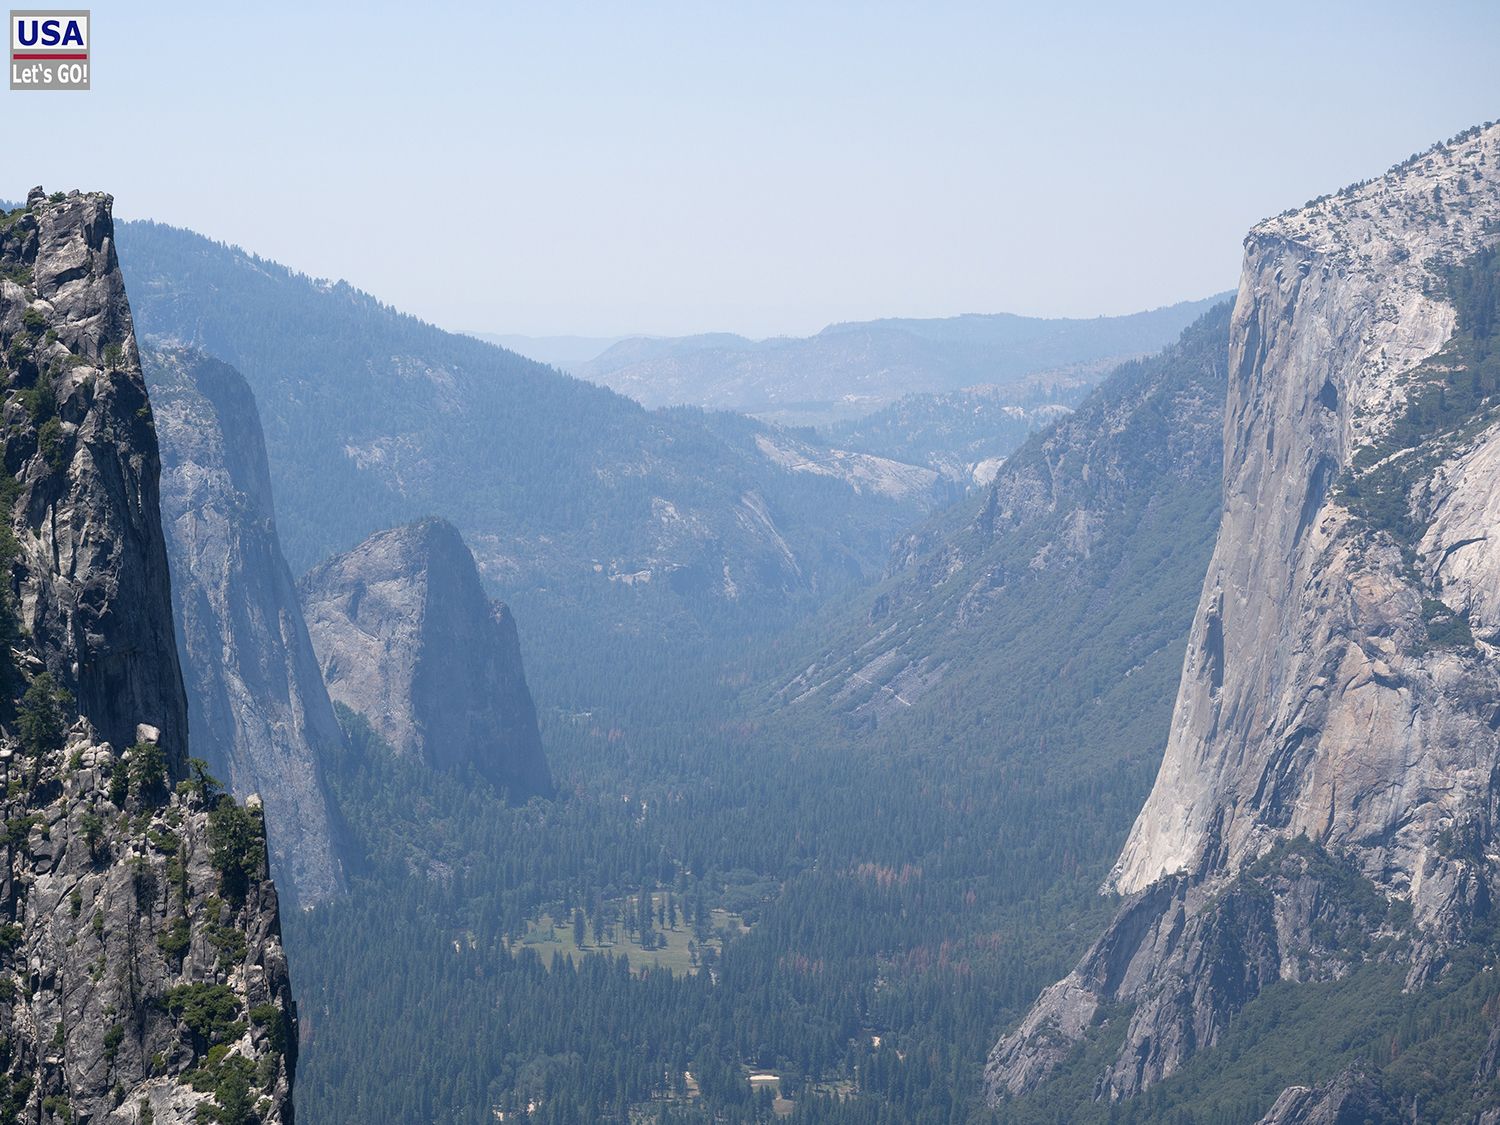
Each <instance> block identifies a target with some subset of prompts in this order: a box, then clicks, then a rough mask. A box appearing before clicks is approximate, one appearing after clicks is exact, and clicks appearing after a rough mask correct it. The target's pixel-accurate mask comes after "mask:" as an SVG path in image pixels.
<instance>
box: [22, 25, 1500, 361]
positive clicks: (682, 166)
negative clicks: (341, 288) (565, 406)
mask: <svg viewBox="0 0 1500 1125" xmlns="http://www.w3.org/2000/svg"><path fill="white" fill-rule="evenodd" d="M313 9H316V10H313ZM92 10H93V19H94V28H93V37H94V42H93V53H94V62H93V70H94V73H93V85H94V88H93V90H92V91H91V92H90V93H86V94H60V93H57V94H52V93H11V92H9V91H8V90H6V91H4V92H0V98H3V99H4V100H3V102H0V105H3V116H0V120H3V122H4V125H5V128H4V135H5V137H6V144H5V146H4V147H5V154H4V155H3V156H0V196H6V195H8V196H10V197H13V198H14V197H16V196H19V195H21V194H22V193H24V192H25V190H26V188H27V187H29V186H30V185H31V184H33V183H38V182H41V183H44V184H45V185H46V186H47V188H48V189H49V190H52V189H56V188H68V187H74V186H78V187H87V188H101V189H105V190H108V191H112V192H113V193H114V194H115V197H116V209H117V213H118V214H119V215H121V216H123V217H131V218H134V217H151V218H157V219H161V220H163V221H167V222H171V223H174V224H178V225H182V226H187V227H191V228H193V229H195V230H199V231H202V232H203V233H205V234H209V235H212V236H214V237H217V238H221V239H225V240H227V241H231V242H237V243H240V244H241V245H243V246H245V247H247V248H249V249H252V250H255V251H256V252H258V253H261V254H263V255H265V256H267V257H271V258H275V259H277V260H279V261H282V262H285V263H287V264H288V265H291V266H294V267H296V268H299V269H302V270H305V271H307V272H309V273H312V274H315V275H319V276H329V277H344V278H347V279H349V280H350V281H351V282H353V283H354V284H356V285H359V286H361V287H362V288H365V289H368V290H370V291H371V292H373V293H375V294H376V295H378V296H379V297H381V298H383V299H385V300H387V301H390V302H392V303H393V304H395V305H398V306H400V307H401V308H404V309H407V310H410V311H412V312H414V313H417V314H418V315H420V316H423V317H426V318H428V319H431V320H433V321H436V322H437V323H439V324H442V325H444V326H445V327H449V328H466V329H480V330H489V331H496V332H524V333H537V334H544V333H564V332H577V333H596V334H615V333H623V332H632V331H639V332H658V333H682V332H691V331H701V330H708V329H725V330H732V331H739V332H745V333H748V334H752V335H765V334H772V333H779V332H806V331H810V330H813V329H816V328H818V327H820V326H821V325H823V324H825V323H827V322H829V321H834V320H852V319H864V318H868V317H875V316H886V315H910V316H939V315H949V314H954V313H960V312H996V311H1014V312H1023V313H1034V314H1043V315H1094V314H1098V313H1114V312H1125V311H1129V310H1134V309H1138V308H1144V307H1149V306H1155V305H1160V304H1165V303H1169V302H1172V301H1175V300H1179V299H1182V298H1187V297H1198V296H1203V295H1205V294H1208V293H1210V292H1213V291H1215V290H1217V289H1222V288H1225V287H1228V286H1230V285H1232V284H1233V282H1234V279H1235V275H1236V271H1237V269H1238V265H1239V244H1240V239H1241V238H1242V237H1243V235H1244V232H1245V231H1246V229H1247V228H1248V227H1249V226H1250V225H1251V224H1252V223H1254V222H1255V221H1256V220H1257V219H1259V218H1261V217H1263V216H1265V215H1267V214H1271V213H1274V212H1276V211H1279V210H1281V209H1283V208H1285V207H1287V206H1290V205H1293V204H1298V203H1301V202H1302V201H1303V200H1305V199H1307V198H1308V197H1310V196H1314V195H1318V194H1320V193H1322V192H1324V191H1328V190H1331V189H1335V188H1338V187H1340V186H1342V185H1343V184H1345V183H1347V182H1349V181H1351V180H1356V179H1361V178H1364V177H1366V176H1370V175H1373V174H1376V173H1378V172H1381V171H1383V170H1384V169H1385V168H1386V167H1387V166H1388V165H1390V164H1392V163H1394V162H1395V161H1396V160H1398V159H1400V158H1402V157H1405V156H1407V155H1408V154H1410V153H1411V152H1413V151H1415V150H1417V149H1420V148H1425V147H1427V145H1428V144H1430V143H1431V142H1433V141H1436V140H1438V139H1441V138H1444V137H1447V136H1449V135H1451V134H1453V133H1455V132H1457V131H1458V130H1460V129H1462V128H1464V127H1465V126H1467V125H1470V124H1473V123H1476V122H1478V121H1482V120H1485V119H1488V118H1495V117H1500V68H1497V66H1496V65H1495V45H1496V44H1497V43H1500V4H1497V3H1494V2H1493V0H1472V2H1465V3H1459V2H1447V3H1443V2H1430V0H1424V2H1423V3H1420V4H1418V3H1413V2H1411V0H1406V2H1404V3H1380V2H1369V0H1367V2H1363V3H1348V4H1335V3H1317V2H1315V0H1302V2H1299V3H1279V2H1266V0H1258V2H1256V3H1232V4H1220V3H1210V2H1204V0H1200V2H1198V3H1193V4H1188V3H1180V4H1151V3H1143V2H1140V0H1134V2H1131V3H1120V2H1117V0H1116V2H1110V3H1098V4H1072V5H1069V4H1059V3H1040V4H999V3H997V4H958V3H952V4H942V3H923V4H878V3H867V4H831V3H822V4H820V3H812V2H807V0H803V2H800V3H788V4H775V3H738V4H728V3H718V2H714V0H698V2H695V3H684V4H666V3H645V2H642V3H634V4H616V3H611V4H603V3H599V4H570V3H560V2H547V3H535V4H526V5H521V4H513V3H489V4H460V3H445V2H440V0H437V2H435V0H427V2H425V3H419V4H401V5H396V4H386V3H378V2H374V3H362V4H352V3H351V4H340V5H332V4H329V5H324V6H321V7H319V6H317V5H311V4H280V3H256V4H245V5H234V6H230V5H218V4H206V3H202V2H201V0H200V2H198V3H192V4H187V3H183V4H168V3H161V4H150V3H131V4H119V3H98V2H97V0H96V2H95V3H94V5H93V9H92Z"/></svg>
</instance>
